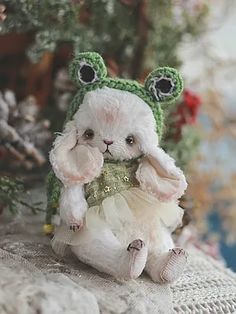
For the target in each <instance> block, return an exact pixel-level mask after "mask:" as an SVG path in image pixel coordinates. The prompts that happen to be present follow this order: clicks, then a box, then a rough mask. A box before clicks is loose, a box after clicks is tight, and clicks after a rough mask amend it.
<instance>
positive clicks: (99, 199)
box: [53, 158, 183, 254]
mask: <svg viewBox="0 0 236 314" xmlns="http://www.w3.org/2000/svg"><path fill="white" fill-rule="evenodd" d="M139 162H140V158H138V159H133V160H129V161H122V162H118V161H112V160H105V162H104V166H103V170H102V173H101V175H100V176H99V178H97V179H95V180H94V181H93V182H91V183H89V184H87V185H85V187H84V192H85V198H86V200H87V203H88V209H87V211H86V215H85V224H84V227H83V228H87V229H88V230H91V231H94V232H96V231H97V232H100V231H101V230H102V229H110V230H111V231H112V232H113V234H114V235H115V236H116V237H117V238H118V239H119V241H120V242H121V243H123V244H124V245H127V244H128V243H129V242H131V241H132V240H134V239H137V238H140V239H142V240H143V241H144V242H145V243H150V242H152V244H154V245H159V244H160V243H161V242H162V238H161V237H162V235H161V233H160V228H162V225H165V226H166V227H167V228H170V229H171V228H173V229H174V228H176V226H177V225H178V224H180V223H181V221H182V215H183V210H182V208H180V207H179V206H178V203H176V202H167V203H164V202H160V201H159V200H158V199H157V198H156V197H154V196H153V195H151V194H150V193H149V192H146V191H142V190H141V188H140V187H139V182H138V181H137V179H136V176H135V174H136V171H137V168H138V165H139ZM78 243H79V232H74V231H71V230H69V227H68V226H66V225H64V224H62V225H61V226H59V227H58V228H57V229H56V232H55V236H54V239H53V247H54V250H55V251H57V252H58V253H59V251H60V254H62V251H63V250H64V248H63V244H64V245H65V244H67V245H77V244H78Z"/></svg>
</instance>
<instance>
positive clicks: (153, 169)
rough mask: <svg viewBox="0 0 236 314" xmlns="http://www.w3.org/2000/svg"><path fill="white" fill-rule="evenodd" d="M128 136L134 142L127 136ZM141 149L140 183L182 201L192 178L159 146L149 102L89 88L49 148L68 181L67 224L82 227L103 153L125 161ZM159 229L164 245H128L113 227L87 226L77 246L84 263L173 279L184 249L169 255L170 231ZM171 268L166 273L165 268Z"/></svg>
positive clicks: (120, 273)
mask: <svg viewBox="0 0 236 314" xmlns="http://www.w3.org/2000/svg"><path fill="white" fill-rule="evenodd" d="M129 137H132V144H130V143H128V142H127V138H129ZM107 143H108V144H107ZM141 155H144V156H145V157H144V158H142V161H141V162H140V165H139V168H138V170H137V173H136V177H137V179H138V181H139V183H140V188H141V189H142V190H143V191H146V192H148V193H150V194H152V195H154V196H155V198H157V199H159V200H160V201H161V202H173V201H174V202H175V201H177V199H178V198H179V197H180V196H181V195H182V194H183V193H184V190H185V189H186V187H187V183H186V180H185V177H184V175H183V173H182V171H181V170H180V169H178V168H177V167H176V166H175V163H174V160H173V159H172V158H171V157H170V156H168V155H167V154H166V153H165V152H164V151H163V150H162V149H161V148H160V147H158V135H157V133H156V123H155V119H154V116H153V113H152V110H151V109H150V107H149V106H148V105H147V104H146V103H145V102H144V101H143V100H142V99H141V98H139V97H138V96H136V95H134V94H132V93H130V92H127V91H120V90H116V89H112V88H108V87H103V88H101V89H97V90H94V91H90V92H88V93H87V94H86V95H85V97H84V100H83V103H82V104H81V105H80V107H79V109H78V111H77V112H76V114H75V115H74V118H73V120H72V121H70V122H68V123H67V125H66V127H65V129H64V132H63V133H62V134H61V135H59V136H58V137H57V139H56V141H55V143H54V147H53V149H52V151H51V152H50V161H51V164H52V166H53V170H54V172H55V174H56V176H57V177H58V178H59V179H60V180H61V182H62V183H63V184H64V188H63V191H62V194H61V198H60V215H61V218H62V220H63V221H64V222H65V223H66V224H67V225H68V228H69V226H71V225H74V224H77V225H78V229H81V228H80V226H81V224H82V221H83V218H84V216H85V214H86V210H87V205H86V200H85V198H84V193H83V185H84V184H85V183H88V182H91V181H93V180H94V179H95V178H96V177H98V176H99V174H100V173H101V169H102V166H103V160H104V158H108V159H114V160H120V161H122V160H129V159H132V158H136V157H139V156H141ZM176 223H177V222H176ZM176 226H177V225H175V226H172V228H173V229H174V228H176ZM134 229H135V227H134ZM73 230H74V229H73ZM137 234H138V232H137ZM160 234H161V237H160V238H161V239H162V242H161V243H160V245H159V247H150V244H147V243H143V241H142V240H143V239H139V238H136V239H133V240H134V241H133V242H131V243H128V244H129V245H127V247H124V246H123V245H122V244H121V243H120V242H119V239H117V238H116V237H115V236H114V235H113V233H112V232H111V230H100V232H97V233H93V232H90V231H89V230H87V229H86V228H82V229H81V230H80V231H78V236H79V237H80V238H79V239H80V240H79V244H78V245H77V246H73V247H72V250H73V252H74V253H75V254H76V255H77V256H78V258H79V259H80V260H82V261H84V262H85V263H88V264H90V265H92V266H93V267H95V268H97V269H98V270H100V271H103V272H107V273H109V274H111V275H113V276H116V277H119V278H125V279H128V278H137V277H138V276H139V275H140V274H141V272H142V271H143V269H144V268H145V267H146V269H147V272H148V273H149V274H150V276H151V277H152V279H153V280H154V281H159V282H171V281H173V280H175V279H176V278H177V277H178V276H179V275H180V274H181V272H182V270H183V267H184V264H185V262H186V258H185V253H181V254H176V256H175V258H172V255H173V254H174V253H173V254H172V253H171V256H169V255H170V254H169V253H168V250H169V249H172V248H174V244H173V241H172V239H171V235H170V231H169V230H168V229H167V228H166V226H164V225H162V227H161V230H160ZM140 241H141V242H140ZM147 245H149V247H147ZM181 252H183V251H181ZM163 254H164V255H163ZM168 254H169V255H168ZM170 261H171V262H170ZM183 261H184V262H183ZM170 264H171V267H170V266H168V265H170ZM166 269H167V270H166ZM176 269H178V271H176ZM166 272H169V273H168V274H167V275H165V276H164V277H165V278H164V279H163V278H162V277H161V274H162V273H165V274H166Z"/></svg>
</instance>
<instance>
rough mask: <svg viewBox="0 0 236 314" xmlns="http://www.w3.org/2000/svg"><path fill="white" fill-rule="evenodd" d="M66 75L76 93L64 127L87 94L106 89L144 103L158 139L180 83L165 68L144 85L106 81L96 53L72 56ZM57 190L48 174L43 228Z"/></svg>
mask: <svg viewBox="0 0 236 314" xmlns="http://www.w3.org/2000/svg"><path fill="white" fill-rule="evenodd" d="M69 73H70V77H71V79H72V80H73V81H74V82H75V84H76V85H77V86H78V92H77V93H76V94H75V96H74V98H73V100H72V102H71V104H70V106H69V109H68V111H67V115H66V120H65V123H66V122H68V121H70V120H72V119H73V116H74V114H75V113H76V112H77V110H78V109H79V106H80V104H81V103H82V102H83V99H84V96H85V94H86V93H87V92H90V91H93V90H96V89H99V88H103V87H109V88H114V89H118V90H123V91H128V92H130V93H132V94H135V95H137V96H138V97H140V98H141V99H142V100H143V101H144V102H145V103H147V104H148V105H149V106H150V108H151V110H152V112H153V115H154V117H155V120H156V130H157V133H158V135H159V137H160V138H161V136H162V131H163V112H162V108H161V105H162V104H169V103H172V102H174V101H175V100H176V99H177V98H178V97H179V95H180V94H181V92H182V90H183V81H182V78H181V77H180V75H179V74H178V71H177V70H175V69H173V68H169V67H161V68H157V69H156V70H154V71H152V72H151V73H150V74H149V75H148V77H147V78H146V80H145V83H144V85H141V84H140V83H138V82H136V81H132V80H126V79H119V78H117V79H114V78H109V77H107V69H106V66H105V64H104V61H103V59H102V57H101V56H100V55H99V54H98V53H96V52H83V53H79V54H78V55H77V56H75V58H74V59H73V61H72V62H71V64H70V66H69ZM61 187H62V184H61V182H60V181H59V180H58V179H57V178H56V176H55V175H54V173H53V171H51V172H50V173H49V175H48V179H47V196H48V203H47V214H46V224H51V222H52V216H53V215H54V214H56V213H57V209H58V203H59V197H60V190H61Z"/></svg>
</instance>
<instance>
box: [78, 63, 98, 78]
mask: <svg viewBox="0 0 236 314" xmlns="http://www.w3.org/2000/svg"><path fill="white" fill-rule="evenodd" d="M80 78H81V80H82V81H83V82H85V83H89V82H92V81H93V80H94V78H95V71H94V69H93V68H92V67H91V66H90V65H87V64H84V65H83V66H82V67H81V69H80Z"/></svg>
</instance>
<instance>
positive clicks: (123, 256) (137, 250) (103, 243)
mask: <svg viewBox="0 0 236 314" xmlns="http://www.w3.org/2000/svg"><path fill="white" fill-rule="evenodd" d="M78 237H79V241H78V244H77V245H76V246H71V249H72V251H73V253H74V254H75V255H76V256H77V257H78V259H79V260H81V261H82V262H84V263H86V264H88V265H90V266H92V267H94V268H96V269H97V270H99V271H101V272H104V273H107V274H110V275H112V276H114V277H116V278H118V279H135V278H137V277H138V276H139V275H140V274H141V273H142V271H143V269H144V267H145V264H146V259H147V247H146V246H145V244H144V242H143V241H142V240H140V239H136V240H134V241H132V242H131V243H130V244H129V245H128V247H124V246H122V245H121V243H120V242H119V241H118V239H117V238H116V237H115V236H114V234H113V233H112V231H111V230H109V229H104V230H99V231H96V232H95V231H90V230H88V229H82V230H81V231H79V234H78Z"/></svg>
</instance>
